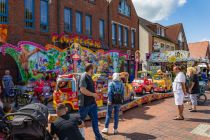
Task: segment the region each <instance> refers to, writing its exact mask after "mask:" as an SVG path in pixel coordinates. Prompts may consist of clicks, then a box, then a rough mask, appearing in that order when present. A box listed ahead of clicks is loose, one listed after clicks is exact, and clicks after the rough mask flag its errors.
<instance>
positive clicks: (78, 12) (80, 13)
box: [75, 11, 83, 34]
mask: <svg viewBox="0 0 210 140" xmlns="http://www.w3.org/2000/svg"><path fill="white" fill-rule="evenodd" d="M77 14H79V15H80V16H81V25H80V28H81V32H78V31H77ZM75 16H76V20H75V23H76V25H75V26H76V33H78V34H82V33H83V20H82V18H83V15H82V12H80V11H76V13H75Z"/></svg>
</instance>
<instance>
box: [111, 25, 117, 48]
mask: <svg viewBox="0 0 210 140" xmlns="http://www.w3.org/2000/svg"><path fill="white" fill-rule="evenodd" d="M116 26H117V25H116V24H115V23H112V44H113V45H116V40H117V34H116Z"/></svg>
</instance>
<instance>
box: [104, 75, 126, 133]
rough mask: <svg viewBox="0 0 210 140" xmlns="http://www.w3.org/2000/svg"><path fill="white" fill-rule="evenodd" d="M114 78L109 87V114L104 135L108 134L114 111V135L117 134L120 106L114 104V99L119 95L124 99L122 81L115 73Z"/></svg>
mask: <svg viewBox="0 0 210 140" xmlns="http://www.w3.org/2000/svg"><path fill="white" fill-rule="evenodd" d="M112 77H113V79H112V82H110V83H109V86H108V100H107V114H106V119H105V128H104V129H103V130H102V133H108V128H109V122H110V118H111V115H112V110H113V109H114V134H117V133H118V131H117V128H118V122H119V112H120V104H114V103H113V102H114V101H113V97H114V94H116V93H118V94H121V96H122V97H123V98H124V85H123V83H122V81H121V78H120V74H119V73H114V74H113V76H112Z"/></svg>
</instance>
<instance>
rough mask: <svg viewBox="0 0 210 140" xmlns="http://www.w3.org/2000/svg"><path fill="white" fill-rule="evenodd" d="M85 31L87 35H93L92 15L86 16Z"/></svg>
mask: <svg viewBox="0 0 210 140" xmlns="http://www.w3.org/2000/svg"><path fill="white" fill-rule="evenodd" d="M85 33H86V35H89V36H91V35H92V17H91V16H89V15H86V16H85Z"/></svg>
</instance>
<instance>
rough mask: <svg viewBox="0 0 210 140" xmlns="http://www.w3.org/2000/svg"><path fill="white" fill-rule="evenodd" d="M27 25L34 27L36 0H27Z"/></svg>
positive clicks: (27, 26)
mask: <svg viewBox="0 0 210 140" xmlns="http://www.w3.org/2000/svg"><path fill="white" fill-rule="evenodd" d="M24 2H25V3H24V4H25V5H24V7H25V27H26V28H34V0H25V1H24Z"/></svg>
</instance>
